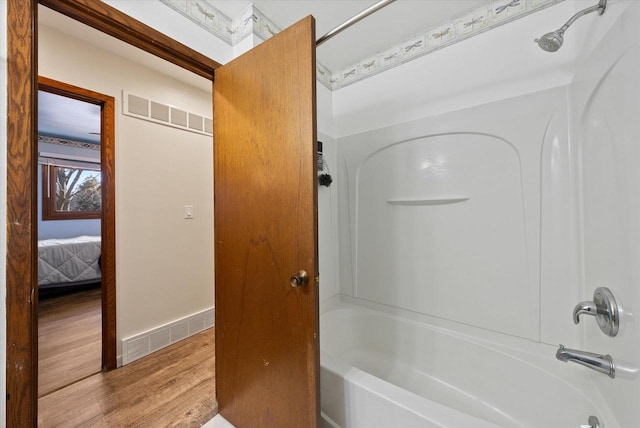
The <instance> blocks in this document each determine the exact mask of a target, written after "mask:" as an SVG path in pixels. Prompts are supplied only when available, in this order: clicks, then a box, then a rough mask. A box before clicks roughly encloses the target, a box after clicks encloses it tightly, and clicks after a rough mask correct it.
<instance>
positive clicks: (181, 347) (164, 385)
mask: <svg viewBox="0 0 640 428" xmlns="http://www.w3.org/2000/svg"><path fill="white" fill-rule="evenodd" d="M214 347H215V330H214V329H213V328H210V329H208V330H205V331H203V332H201V333H198V334H196V335H194V336H191V337H189V338H188V339H185V340H183V341H181V342H179V343H176V344H174V345H172V346H170V347H167V348H164V349H162V350H160V351H158V352H156V353H154V354H151V355H149V356H147V357H145V358H142V359H140V360H137V361H134V362H133V363H131V364H127V365H126V366H123V367H121V368H119V369H116V370H112V371H110V372H101V373H98V374H96V375H93V376H91V377H88V378H86V379H84V380H81V381H79V382H76V383H75V384H73V385H70V386H68V387H66V388H63V389H61V390H58V391H55V392H53V393H51V394H49V395H47V396H45V397H42V398H40V399H39V401H38V405H39V407H38V426H40V427H77V426H82V427H121V426H127V427H160V426H162V427H166V426H171V427H177V426H180V427H200V426H202V425H203V424H204V423H205V422H207V421H208V420H210V419H211V418H212V417H213V416H214V415H215V414H216V413H217V402H216V399H215V361H214Z"/></svg>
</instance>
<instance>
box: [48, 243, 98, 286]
mask: <svg viewBox="0 0 640 428" xmlns="http://www.w3.org/2000/svg"><path fill="white" fill-rule="evenodd" d="M100 242H101V239H100V237H99V236H77V237H75V238H67V239H45V240H41V241H38V288H40V289H44V288H57V287H69V286H76V285H85V284H92V283H99V282H100V277H101V275H100V263H99V261H100V254H101V247H100Z"/></svg>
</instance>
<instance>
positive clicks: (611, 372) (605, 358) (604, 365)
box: [556, 345, 616, 379]
mask: <svg viewBox="0 0 640 428" xmlns="http://www.w3.org/2000/svg"><path fill="white" fill-rule="evenodd" d="M556 358H557V359H558V360H560V361H563V362H565V363H566V362H568V361H573V362H574V363H578V364H580V365H583V366H585V367H588V368H590V369H591V370H595V371H597V372H599V373H604V374H606V375H607V376H609V377H610V378H612V379H613V378H615V377H616V368H615V365H614V364H613V358H611V355H600V354H594V353H593V352H586V351H578V350H576V349H568V348H565V347H564V345H560V347H559V348H558V352H556Z"/></svg>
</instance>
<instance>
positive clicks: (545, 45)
mask: <svg viewBox="0 0 640 428" xmlns="http://www.w3.org/2000/svg"><path fill="white" fill-rule="evenodd" d="M606 8H607V0H600V1H599V2H598V4H597V5H595V6H592V7H588V8H586V9H584V10H581V11H580V12H578V13H576V14H575V15H573V16H572V17H571V19H569V20H568V21H567V23H566V24H564V25H563V26H562V27H560V28H559V29H558V30H556V31H552V32H551V33H547V34H545V35H544V36H542V37H540V38H539V39H535V40H534V41H535V42H536V43H537V44H538V46H540V48H541V49H542V50H545V51H547V52H555V51H557V50H558V49H560V48H561V47H562V44H563V43H564V32H565V31H567V29H568V28H569V27H570V26H571V24H573V23H574V22H576V20H577V19H578V18H580V17H581V16H584V15H586V14H588V13H591V12H598V14H599V15H602V14H603V13H604V11H605V9H606Z"/></svg>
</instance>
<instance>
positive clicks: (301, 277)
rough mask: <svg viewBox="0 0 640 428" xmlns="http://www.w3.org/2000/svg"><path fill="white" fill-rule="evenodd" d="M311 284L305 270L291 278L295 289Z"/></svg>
mask: <svg viewBox="0 0 640 428" xmlns="http://www.w3.org/2000/svg"><path fill="white" fill-rule="evenodd" d="M307 284H309V274H308V273H307V272H305V271H303V270H301V271H299V272H298V273H297V274H295V275H293V276H292V277H291V286H292V287H293V288H297V287H302V286H304V285H307Z"/></svg>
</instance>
